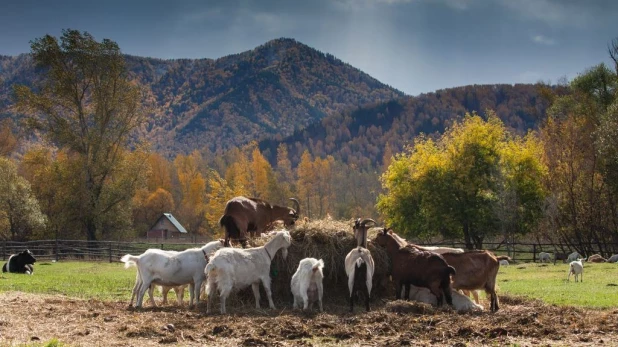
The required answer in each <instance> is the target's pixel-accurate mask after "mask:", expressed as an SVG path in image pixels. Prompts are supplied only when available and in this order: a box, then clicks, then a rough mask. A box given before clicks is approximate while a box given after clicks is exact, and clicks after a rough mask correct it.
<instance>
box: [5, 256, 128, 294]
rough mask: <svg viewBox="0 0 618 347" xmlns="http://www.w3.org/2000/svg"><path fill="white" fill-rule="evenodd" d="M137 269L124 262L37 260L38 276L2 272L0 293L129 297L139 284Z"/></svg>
mask: <svg viewBox="0 0 618 347" xmlns="http://www.w3.org/2000/svg"><path fill="white" fill-rule="evenodd" d="M135 271H136V269H135V268H131V269H125V268H124V264H122V263H106V262H59V263H36V264H35V265H34V275H32V276H28V275H23V274H13V273H4V274H2V275H0V293H2V292H6V291H21V292H28V293H45V294H62V295H66V296H70V297H77V298H83V299H99V300H128V299H130V298H131V289H132V288H133V285H134V284H135Z"/></svg>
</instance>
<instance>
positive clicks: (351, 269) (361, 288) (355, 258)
mask: <svg viewBox="0 0 618 347" xmlns="http://www.w3.org/2000/svg"><path fill="white" fill-rule="evenodd" d="M374 272H375V263H374V262H373V257H372V256H371V252H369V250H368V249H367V248H363V247H360V246H358V247H357V248H354V249H353V250H351V251H350V253H348V254H347V255H346V256H345V273H346V274H347V275H348V289H349V291H350V312H353V311H354V300H355V299H356V297H357V296H358V294H359V293H362V294H363V296H364V297H365V309H366V310H367V311H369V300H370V298H371V287H372V286H373V274H374Z"/></svg>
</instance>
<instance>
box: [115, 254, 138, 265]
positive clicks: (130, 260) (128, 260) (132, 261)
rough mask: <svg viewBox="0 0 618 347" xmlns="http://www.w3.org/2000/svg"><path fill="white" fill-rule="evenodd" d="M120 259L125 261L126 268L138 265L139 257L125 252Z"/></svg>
mask: <svg viewBox="0 0 618 347" xmlns="http://www.w3.org/2000/svg"><path fill="white" fill-rule="evenodd" d="M120 261H121V262H123V263H124V268H125V269H128V268H129V267H131V266H137V263H138V261H139V257H136V256H134V255H130V254H125V255H124V256H123V257H122V258H120Z"/></svg>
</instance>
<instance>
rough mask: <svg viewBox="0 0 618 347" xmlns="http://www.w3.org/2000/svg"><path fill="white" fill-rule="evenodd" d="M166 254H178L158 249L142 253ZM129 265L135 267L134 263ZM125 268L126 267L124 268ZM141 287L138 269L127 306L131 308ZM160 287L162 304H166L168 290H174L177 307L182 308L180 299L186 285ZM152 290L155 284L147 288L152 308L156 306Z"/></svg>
mask: <svg viewBox="0 0 618 347" xmlns="http://www.w3.org/2000/svg"><path fill="white" fill-rule="evenodd" d="M153 251H154V252H155V253H156V252H166V253H168V254H170V255H175V254H178V252H177V251H163V250H160V249H155V248H150V249H147V250H146V252H144V253H152V252H153ZM128 264H129V265H135V263H133V262H131V263H128ZM125 267H126V266H125ZM141 286H142V278H141V276H140V274H139V268H138V269H137V273H136V274H135V285H134V286H133V292H132V293H131V301H130V302H129V306H133V300H134V299H135V297H136V296H137V293H138V292H139V289H140V288H141ZM160 287H161V293H162V295H163V304H166V303H167V293H168V292H169V291H170V289H174V292H175V293H176V300H177V302H178V305H179V306H182V298H183V296H184V292H185V289H186V288H187V286H186V285H182V286H160ZM154 288H155V284H154V283H153V284H151V285H150V288H148V298H149V299H150V304H151V305H152V306H153V307H154V306H157V305H156V304H155V301H154V295H153V292H154Z"/></svg>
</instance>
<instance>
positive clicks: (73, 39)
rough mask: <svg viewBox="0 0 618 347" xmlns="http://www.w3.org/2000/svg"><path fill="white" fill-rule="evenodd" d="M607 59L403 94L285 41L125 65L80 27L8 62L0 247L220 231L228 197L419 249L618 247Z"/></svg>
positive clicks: (113, 47)
mask: <svg viewBox="0 0 618 347" xmlns="http://www.w3.org/2000/svg"><path fill="white" fill-rule="evenodd" d="M608 48H609V49H608V54H609V56H610V58H611V59H612V61H613V62H614V63H615V66H607V65H604V64H600V65H597V66H592V67H589V68H588V69H586V70H584V71H582V72H581V74H580V75H579V76H578V77H576V78H574V79H573V80H571V81H564V82H561V83H558V84H553V85H547V84H543V83H538V84H534V85H533V84H516V85H512V84H501V85H470V86H462V87H458V88H452V89H444V90H438V91H435V92H433V93H428V94H421V95H418V96H408V95H405V94H404V93H402V92H400V91H398V90H396V89H394V88H392V87H390V86H388V85H385V84H383V83H381V82H380V81H377V80H376V79H374V78H372V77H371V76H369V75H367V74H365V73H363V72H362V71H360V70H358V69H356V68H354V67H352V66H350V65H348V64H346V63H344V62H342V61H340V60H339V59H337V58H335V57H334V56H332V55H330V54H325V53H322V52H319V51H317V50H315V49H313V48H311V47H308V46H306V45H304V44H302V43H300V42H297V41H295V40H293V39H277V40H273V41H270V42H267V43H265V44H264V45H262V46H259V47H257V48H255V49H253V50H251V51H247V52H243V53H239V54H235V55H231V56H226V57H223V58H219V59H215V60H213V59H198V60H191V59H178V60H160V59H153V58H143V57H135V56H127V55H124V54H122V53H121V50H120V47H118V45H117V44H116V43H115V42H114V41H112V40H108V39H103V40H101V41H98V40H97V39H95V38H94V37H92V36H91V35H89V34H88V33H85V32H80V31H77V30H65V31H63V34H62V36H61V37H53V36H49V35H47V36H43V37H41V38H36V39H33V41H32V42H31V53H29V54H23V55H20V56H16V57H8V56H0V171H1V172H0V238H2V239H7V240H35V239H53V238H61V239H87V240H133V239H136V238H142V237H144V236H145V233H146V231H147V230H148V229H149V228H150V227H151V226H152V224H153V223H154V222H155V221H156V220H157V218H158V217H159V216H160V215H161V214H162V213H164V212H171V213H172V214H173V215H174V216H175V217H176V218H177V219H178V220H179V221H180V222H181V223H182V224H183V225H184V226H185V228H186V229H187V230H189V232H191V233H194V234H197V235H203V236H208V237H219V236H220V235H221V234H222V230H221V228H220V227H219V225H218V222H219V217H220V216H221V213H222V211H223V208H224V206H225V203H226V201H227V200H228V199H230V198H231V197H234V196H238V195H245V196H251V197H258V198H261V199H264V200H268V201H271V202H273V203H277V204H287V202H286V201H288V198H290V197H296V198H298V200H299V201H300V202H301V210H302V217H307V218H310V219H320V218H327V217H328V218H334V219H340V220H350V219H352V218H357V217H370V218H374V219H376V220H378V221H379V222H380V224H382V225H388V226H391V227H393V228H396V229H397V230H399V231H400V232H401V233H402V234H405V235H407V236H408V237H412V238H417V239H422V240H430V239H431V240H434V241H435V240H438V241H439V240H458V241H463V242H465V243H466V245H467V247H468V248H482V245H483V242H486V241H488V240H501V239H504V238H511V239H515V238H517V239H529V240H535V241H541V242H559V243H563V244H567V245H572V246H575V247H576V248H577V249H579V250H582V251H585V250H586V249H592V248H594V249H600V250H602V251H607V252H608V253H609V252H611V251H615V250H616V249H618V175H617V174H616V173H617V172H618V133H617V132H618V94H617V93H618V88H617V87H618V40H614V41H613V42H610V43H608Z"/></svg>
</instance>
